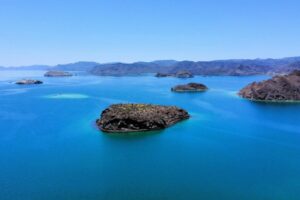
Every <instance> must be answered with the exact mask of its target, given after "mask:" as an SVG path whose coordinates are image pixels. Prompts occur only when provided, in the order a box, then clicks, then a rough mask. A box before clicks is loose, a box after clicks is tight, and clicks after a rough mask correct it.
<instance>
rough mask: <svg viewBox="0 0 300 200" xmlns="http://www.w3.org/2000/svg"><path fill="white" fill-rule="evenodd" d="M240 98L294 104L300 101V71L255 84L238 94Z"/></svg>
mask: <svg viewBox="0 0 300 200" xmlns="http://www.w3.org/2000/svg"><path fill="white" fill-rule="evenodd" d="M238 95H239V96H241V97H242V98H245V99H249V100H253V101H264V102H293V101H300V70H294V71H293V72H291V73H290V74H287V75H280V76H274V77H273V78H271V79H269V80H266V81H261V82H253V83H251V84H249V85H247V86H246V87H244V88H243V89H241V90H240V91H239V93H238Z"/></svg>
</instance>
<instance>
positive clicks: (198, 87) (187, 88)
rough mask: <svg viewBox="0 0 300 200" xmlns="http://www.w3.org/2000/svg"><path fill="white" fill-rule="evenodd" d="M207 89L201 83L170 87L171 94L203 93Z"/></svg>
mask: <svg viewBox="0 0 300 200" xmlns="http://www.w3.org/2000/svg"><path fill="white" fill-rule="evenodd" d="M207 89H208V88H207V86H206V85H204V84H202V83H188V84H185V85H177V86H175V87H172V89H171V91H173V92H203V91H206V90H207Z"/></svg>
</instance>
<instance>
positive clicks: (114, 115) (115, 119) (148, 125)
mask: <svg viewBox="0 0 300 200" xmlns="http://www.w3.org/2000/svg"><path fill="white" fill-rule="evenodd" d="M189 117H190V116H189V114H188V113H187V112H186V111H185V110H183V109H181V108H178V107H175V106H159V105H152V104H114V105H111V106H110V107H108V108H107V109H105V110H104V111H103V112H102V114H101V118H100V119H98V120H97V121H96V123H97V126H98V127H99V128H100V130H102V131H104V132H108V133H128V132H140V131H151V130H160V129H164V128H167V127H169V126H171V125H173V124H175V123H177V122H179V121H182V120H184V119H188V118H189Z"/></svg>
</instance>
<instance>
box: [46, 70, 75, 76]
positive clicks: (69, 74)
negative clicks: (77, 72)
mask: <svg viewBox="0 0 300 200" xmlns="http://www.w3.org/2000/svg"><path fill="white" fill-rule="evenodd" d="M44 76H46V77H65V76H73V74H71V73H69V72H65V71H48V72H46V73H45V75H44Z"/></svg>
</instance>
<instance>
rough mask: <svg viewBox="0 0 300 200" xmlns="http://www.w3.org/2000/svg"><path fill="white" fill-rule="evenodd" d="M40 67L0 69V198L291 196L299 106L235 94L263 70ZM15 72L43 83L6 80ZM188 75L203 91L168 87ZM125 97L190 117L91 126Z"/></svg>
mask: <svg viewBox="0 0 300 200" xmlns="http://www.w3.org/2000/svg"><path fill="white" fill-rule="evenodd" d="M43 74H44V72H43V71H0V199H1V200H19V199H20V200H27V199H28V200H48V199H49V200H50V199H51V200H53V199H55V200H61V199H70V200H78V199H80V200H89V199H91V200H93V199H105V200H119V199H121V200H143V199H146V200H152V199H163V200H167V199H170V200H177V199H178V200H179V199H180V200H194V199H195V200H200V199H204V200H210V199H213V200H256V199H259V200H260V199H262V200H279V199H280V200H298V199H300V104H293V103H286V104H274V103H272V104H266V103H255V102H250V101H247V100H244V99H241V98H239V97H238V96H237V95H236V93H237V91H238V90H239V89H240V88H242V87H243V86H245V85H246V84H248V83H250V82H252V81H259V80H263V79H267V78H268V77H266V76H250V77H195V78H193V79H176V78H155V77H153V76H152V75H145V76H138V77H134V76H132V77H97V76H91V75H86V74H78V76H74V77H66V78H45V77H43ZM20 78H35V79H40V80H42V81H44V84H43V85H32V86H24V85H23V86H21V85H15V84H13V82H14V81H16V80H18V79H20ZM191 81H192V82H201V83H204V84H206V85H207V86H208V87H209V88H210V89H209V90H208V91H207V92H205V93H172V92H170V88H171V87H172V86H174V85H176V84H181V83H187V82H191ZM128 102H130V103H153V104H162V105H176V106H179V107H182V108H184V109H186V110H187V111H188V112H189V113H190V114H191V118H190V119H189V120H186V121H183V122H181V123H178V124H176V125H175V126H172V127H170V128H168V129H166V130H163V131H156V132H149V133H146V134H142V133H141V134H133V135H111V134H105V133H102V132H101V131H99V130H98V129H97V128H96V126H95V120H96V119H97V118H98V117H99V116H100V113H101V111H102V110H103V109H105V108H106V107H108V106H109V105H110V104H114V103H128Z"/></svg>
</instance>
